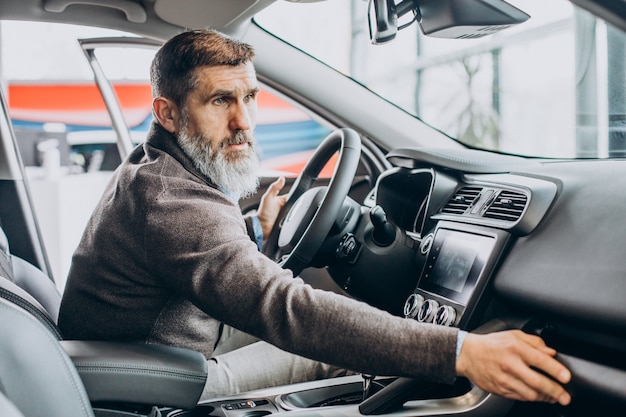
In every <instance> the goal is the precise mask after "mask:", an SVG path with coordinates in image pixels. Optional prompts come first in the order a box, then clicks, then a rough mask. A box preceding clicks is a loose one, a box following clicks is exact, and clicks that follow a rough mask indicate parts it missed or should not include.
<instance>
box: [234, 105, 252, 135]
mask: <svg viewBox="0 0 626 417" xmlns="http://www.w3.org/2000/svg"><path fill="white" fill-rule="evenodd" d="M253 123H254V120H253V114H252V109H250V108H249V106H247V105H245V104H244V103H238V104H237V105H236V106H234V109H233V114H232V117H231V119H230V125H231V126H230V127H231V129H232V130H250V129H251V128H252V125H253Z"/></svg>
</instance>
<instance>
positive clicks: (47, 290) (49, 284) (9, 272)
mask: <svg viewBox="0 0 626 417" xmlns="http://www.w3.org/2000/svg"><path fill="white" fill-rule="evenodd" d="M0 276H4V277H5V278H7V279H9V280H11V281H12V282H14V283H15V284H16V285H17V286H18V287H20V288H22V289H23V290H24V291H26V292H27V293H28V294H30V295H31V296H32V297H33V298H34V299H35V300H37V302H38V303H39V304H40V305H41V306H43V307H44V308H45V309H46V311H47V312H48V314H49V315H50V317H51V318H52V320H53V321H54V322H55V323H56V322H57V320H58V317H59V308H60V307H61V293H60V292H59V290H58V289H57V287H56V285H54V282H53V281H52V280H51V279H50V277H49V276H48V275H47V274H46V273H45V272H43V271H42V270H41V269H39V268H37V267H36V266H34V265H33V264H31V263H29V262H28V261H26V260H24V259H22V258H20V257H18V256H15V255H13V254H11V251H10V247H9V240H8V239H7V236H6V234H5V233H4V231H3V230H2V228H1V227H0Z"/></svg>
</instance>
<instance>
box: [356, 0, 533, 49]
mask: <svg viewBox="0 0 626 417" xmlns="http://www.w3.org/2000/svg"><path fill="white" fill-rule="evenodd" d="M408 12H412V13H413V20H411V21H410V22H408V23H405V24H404V25H402V26H400V27H398V19H399V18H400V17H401V16H403V15H405V14H406V13H408ZM529 17H530V16H529V15H527V14H526V13H524V12H523V11H521V10H519V9H518V8H516V7H514V6H512V5H510V4H509V3H507V2H506V1H504V0H403V1H401V2H399V3H398V4H396V2H395V1H394V0H370V1H369V7H368V20H369V29H370V39H371V41H372V43H373V44H377V45H378V44H383V43H386V42H389V41H391V40H393V39H394V38H395V37H396V34H397V32H398V30H400V29H403V28H405V27H407V26H409V25H410V24H411V23H413V22H414V21H417V22H418V24H419V26H420V29H421V31H422V33H424V35H427V36H433V37H438V38H451V39H470V38H479V37H482V36H486V35H491V34H493V33H495V32H498V31H500V30H503V29H506V28H509V27H511V26H514V25H517V24H520V23H523V22H525V21H526V20H528V18H529Z"/></svg>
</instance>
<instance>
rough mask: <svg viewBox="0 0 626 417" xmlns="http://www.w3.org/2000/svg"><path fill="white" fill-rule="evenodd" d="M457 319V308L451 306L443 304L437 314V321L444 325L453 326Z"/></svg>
mask: <svg viewBox="0 0 626 417" xmlns="http://www.w3.org/2000/svg"><path fill="white" fill-rule="evenodd" d="M455 320H456V310H455V309H454V308H453V307H450V306H441V307H439V308H438V309H437V314H435V323H436V324H441V325H442V326H452V325H453V324H454V321H455Z"/></svg>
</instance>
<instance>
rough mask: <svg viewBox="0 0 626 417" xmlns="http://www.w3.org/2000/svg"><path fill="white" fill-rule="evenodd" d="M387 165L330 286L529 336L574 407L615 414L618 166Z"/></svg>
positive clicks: (621, 299) (625, 316)
mask: <svg viewBox="0 0 626 417" xmlns="http://www.w3.org/2000/svg"><path fill="white" fill-rule="evenodd" d="M387 159H388V160H389V161H390V162H391V163H392V165H393V168H391V169H389V170H387V171H385V172H384V173H383V174H382V175H381V176H380V177H379V178H378V180H377V183H376V186H375V187H374V189H373V190H372V191H371V192H370V193H369V194H368V196H367V197H366V198H365V201H364V202H363V211H364V212H365V213H366V215H365V216H364V218H366V221H364V222H361V224H360V225H359V227H358V228H357V230H354V231H353V232H352V233H353V235H354V240H355V241H356V242H357V244H356V245H355V247H356V248H358V249H356V250H355V252H356V253H357V254H356V255H354V256H352V257H350V259H349V261H348V262H346V261H343V262H335V263H334V264H331V265H330V266H329V267H328V270H329V273H330V274H331V276H332V277H333V279H334V280H335V282H336V283H337V284H339V285H340V286H341V287H342V288H343V289H344V290H345V291H346V292H348V293H349V294H351V295H352V296H355V297H356V298H360V299H362V300H364V301H366V302H368V303H370V304H372V305H375V306H377V307H379V308H382V309H385V310H387V311H390V312H391V313H393V314H396V315H399V316H404V317H406V318H407V319H414V320H418V321H421V322H432V323H435V324H438V325H445V326H456V327H459V328H462V329H465V330H469V331H474V330H476V329H477V328H480V327H481V326H484V325H485V324H490V323H491V324H493V323H494V322H495V323H499V326H500V328H521V329H523V330H525V331H528V332H531V333H535V334H539V335H541V336H542V337H543V338H544V339H545V340H546V341H547V342H548V343H549V344H550V345H552V346H553V347H555V348H556V349H557V350H558V351H559V358H560V359H561V360H562V361H563V362H565V363H566V364H567V365H568V366H569V367H570V369H572V370H573V374H574V379H573V381H572V384H571V386H570V387H569V388H568V389H570V391H573V392H574V393H576V392H578V393H581V394H579V395H578V396H577V397H575V398H576V402H577V404H578V407H579V408H578V409H585V407H589V409H591V407H593V404H596V405H597V401H603V402H606V403H607V404H616V405H618V406H620V407H623V406H624V405H626V389H625V388H624V387H626V360H625V359H624V358H626V262H624V254H625V253H626V252H625V251H626V233H624V211H623V208H624V207H626V193H624V191H623V190H626V168H625V167H624V163H623V161H615V160H612V161H608V160H607V161H597V160H596V161H591V160H590V161H580V160H579V161H564V160H559V161H556V160H555V161H534V160H528V159H523V158H518V157H514V156H503V155H495V154H491V153H487V152H482V151H468V150H432V149H421V148H414V149H413V148H407V149H398V150H395V151H392V152H390V153H389V154H388V155H387ZM609 179H610V180H609ZM368 213H369V214H368ZM380 213H382V214H380ZM368 215H369V218H368ZM381 242H382V244H381ZM526 406H527V407H530V406H529V405H526ZM573 409H574V410H576V409H577V408H576V406H575V407H574V408H573Z"/></svg>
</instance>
